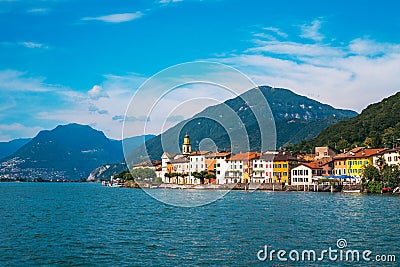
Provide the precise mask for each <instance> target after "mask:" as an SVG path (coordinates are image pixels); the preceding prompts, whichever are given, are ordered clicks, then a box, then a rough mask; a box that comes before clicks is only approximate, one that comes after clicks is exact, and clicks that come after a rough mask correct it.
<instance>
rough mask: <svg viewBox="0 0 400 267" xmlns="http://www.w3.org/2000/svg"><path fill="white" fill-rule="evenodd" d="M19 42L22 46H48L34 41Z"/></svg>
mask: <svg viewBox="0 0 400 267" xmlns="http://www.w3.org/2000/svg"><path fill="white" fill-rule="evenodd" d="M20 44H21V45H22V46H25V47H26V48H43V49H47V48H49V47H48V46H47V45H44V44H41V43H35V42H21V43H20Z"/></svg>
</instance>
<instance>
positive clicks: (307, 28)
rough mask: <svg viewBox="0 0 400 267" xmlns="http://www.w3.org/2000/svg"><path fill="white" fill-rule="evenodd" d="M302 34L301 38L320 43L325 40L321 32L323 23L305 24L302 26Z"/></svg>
mask: <svg viewBox="0 0 400 267" xmlns="http://www.w3.org/2000/svg"><path fill="white" fill-rule="evenodd" d="M300 29H301V34H300V37H303V38H307V39H311V40H314V41H316V42H320V41H322V40H323V39H324V36H323V35H322V34H321V33H320V32H319V30H320V29H321V21H320V20H317V19H316V20H314V21H313V22H312V23H311V24H304V25H301V26H300Z"/></svg>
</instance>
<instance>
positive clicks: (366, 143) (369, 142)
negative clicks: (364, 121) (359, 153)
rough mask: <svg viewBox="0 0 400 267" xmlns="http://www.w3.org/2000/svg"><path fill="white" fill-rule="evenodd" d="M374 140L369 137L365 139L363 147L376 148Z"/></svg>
mask: <svg viewBox="0 0 400 267" xmlns="http://www.w3.org/2000/svg"><path fill="white" fill-rule="evenodd" d="M374 143H375V142H374V140H373V139H372V138H371V137H367V138H365V140H364V142H363V146H366V147H368V148H371V147H374Z"/></svg>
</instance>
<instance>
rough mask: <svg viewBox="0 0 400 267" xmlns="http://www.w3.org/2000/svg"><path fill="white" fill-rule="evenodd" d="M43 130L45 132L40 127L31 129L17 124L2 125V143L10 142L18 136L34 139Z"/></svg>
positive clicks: (0, 139) (0, 128)
mask: <svg viewBox="0 0 400 267" xmlns="http://www.w3.org/2000/svg"><path fill="white" fill-rule="evenodd" d="M41 130H43V128H42V127H39V126H31V127H29V126H25V125H22V124H21V123H16V122H14V123H11V124H0V142H6V141H10V140H12V139H14V138H15V137H16V136H17V137H18V138H32V137H34V136H36V134H37V133H38V132H39V131H41Z"/></svg>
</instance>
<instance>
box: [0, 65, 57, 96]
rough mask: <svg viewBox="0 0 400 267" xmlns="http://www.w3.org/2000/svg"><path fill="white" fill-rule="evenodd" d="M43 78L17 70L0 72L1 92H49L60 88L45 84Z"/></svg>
mask: <svg viewBox="0 0 400 267" xmlns="http://www.w3.org/2000/svg"><path fill="white" fill-rule="evenodd" d="M44 80H45V78H43V77H31V76H29V75H28V74H27V73H25V72H21V71H15V70H3V71H0V91H3V92H4V91H13V92H16V91H24V92H48V91H54V90H57V89H58V87H57V86H54V85H49V84H45V83H44Z"/></svg>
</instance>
